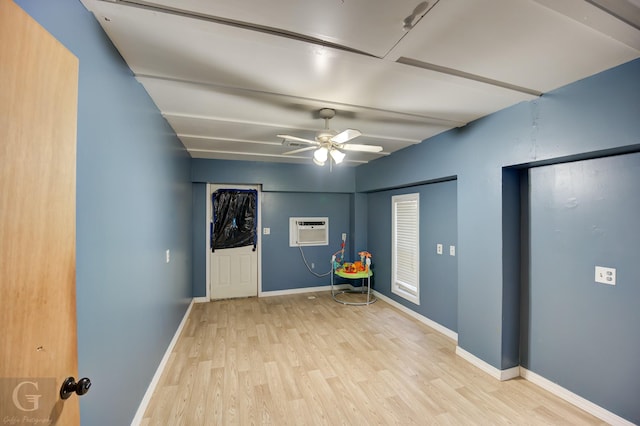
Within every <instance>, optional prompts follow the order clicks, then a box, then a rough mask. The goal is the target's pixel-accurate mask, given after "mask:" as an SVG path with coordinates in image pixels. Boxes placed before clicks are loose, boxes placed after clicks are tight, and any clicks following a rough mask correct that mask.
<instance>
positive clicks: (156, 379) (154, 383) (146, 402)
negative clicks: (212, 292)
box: [131, 298, 206, 426]
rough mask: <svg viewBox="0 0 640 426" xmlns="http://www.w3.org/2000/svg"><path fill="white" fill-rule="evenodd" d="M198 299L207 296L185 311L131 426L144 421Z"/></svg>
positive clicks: (191, 304)
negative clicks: (152, 398)
mask: <svg viewBox="0 0 640 426" xmlns="http://www.w3.org/2000/svg"><path fill="white" fill-rule="evenodd" d="M196 299H206V298H194V299H192V300H191V303H190V304H189V307H188V308H187V311H186V312H185V313H184V316H183V317H182V321H180V325H178V329H177V330H176V332H175V333H174V335H173V338H172V339H171V342H169V346H168V347H167V350H166V351H165V353H164V356H163V357H162V360H160V364H158V368H156V373H155V374H154V375H153V378H152V379H151V383H149V386H148V387H147V391H146V392H145V393H144V397H143V398H142V401H141V402H140V405H139V406H138V411H136V415H135V416H134V417H133V420H132V421H131V426H138V425H140V423H142V418H143V417H144V413H145V411H147V407H148V406H149V402H150V401H151V397H152V396H153V393H154V392H155V390H156V386H158V382H159V381H160V377H161V376H162V373H163V371H164V369H165V367H166V366H167V363H168V362H169V357H170V356H171V352H173V348H174V347H175V346H176V343H177V342H178V338H179V337H180V333H182V329H183V328H184V326H185V324H186V323H187V318H189V314H190V313H191V308H192V307H193V304H194V303H197V302H196Z"/></svg>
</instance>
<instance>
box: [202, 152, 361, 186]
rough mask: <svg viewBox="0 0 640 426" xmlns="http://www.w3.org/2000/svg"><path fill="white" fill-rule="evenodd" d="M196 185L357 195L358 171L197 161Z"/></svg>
mask: <svg viewBox="0 0 640 426" xmlns="http://www.w3.org/2000/svg"><path fill="white" fill-rule="evenodd" d="M191 179H192V180H193V182H209V183H235V184H247V185H258V184H260V185H262V190H263V191H286V192H344V193H353V192H355V168H354V167H347V166H336V167H334V168H333V170H332V171H329V167H328V166H324V167H318V166H315V165H314V164H313V163H312V162H311V160H309V164H282V163H257V162H249V161H225V160H204V159H194V160H193V161H192V170H191Z"/></svg>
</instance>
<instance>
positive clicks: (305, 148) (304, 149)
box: [282, 146, 316, 155]
mask: <svg viewBox="0 0 640 426" xmlns="http://www.w3.org/2000/svg"><path fill="white" fill-rule="evenodd" d="M312 149H316V147H315V146H305V147H304V148H298V149H294V150H293V151H288V152H285V153H284V154H282V155H290V154H297V153H299V152H304V151H310V150H312Z"/></svg>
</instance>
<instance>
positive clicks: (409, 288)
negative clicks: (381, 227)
mask: <svg viewBox="0 0 640 426" xmlns="http://www.w3.org/2000/svg"><path fill="white" fill-rule="evenodd" d="M401 203H402V204H405V205H406V203H411V204H414V206H413V207H415V218H413V219H414V221H415V229H414V230H413V235H414V236H415V238H414V239H413V240H411V239H409V240H405V241H404V244H405V245H406V244H409V247H407V248H408V251H409V253H411V255H410V257H405V258H404V259H401V262H403V263H404V264H405V265H406V264H409V265H410V267H409V268H408V269H405V270H404V271H403V273H402V274H399V273H398V272H399V268H398V267H397V265H398V258H397V255H398V254H402V253H398V252H399V250H398V247H397V239H396V237H397V235H396V233H397V226H396V215H397V206H398V205H400V204H401ZM404 254H405V255H406V254H407V250H405V251H404ZM403 277H404V281H403ZM409 281H411V282H409ZM413 283H415V285H411V284H413ZM391 292H392V293H394V294H397V295H398V296H400V297H402V298H404V299H406V300H408V301H410V302H412V303H415V304H416V305H419V304H420V194H418V193H413V194H403V195H394V196H393V197H391Z"/></svg>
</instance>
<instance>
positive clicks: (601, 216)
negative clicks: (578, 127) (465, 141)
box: [522, 154, 640, 424]
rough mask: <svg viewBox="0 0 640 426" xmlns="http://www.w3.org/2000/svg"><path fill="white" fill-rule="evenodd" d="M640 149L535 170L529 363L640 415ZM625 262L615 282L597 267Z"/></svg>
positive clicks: (526, 329) (525, 354) (526, 339)
mask: <svg viewBox="0 0 640 426" xmlns="http://www.w3.org/2000/svg"><path fill="white" fill-rule="evenodd" d="M639 183H640V154H627V155H623V156H616V157H609V158H602V159H595V160H587V161H579V162H574V163H568V164H559V165H553V166H546V167H540V168H534V169H531V170H530V172H529V188H530V189H529V217H530V220H529V226H528V239H529V241H530V254H529V271H528V280H526V281H525V285H524V287H523V294H524V295H525V297H524V298H523V302H524V303H526V305H527V309H525V310H524V312H526V313H527V315H526V317H525V318H523V333H522V348H523V351H522V365H523V366H524V367H526V368H527V369H529V370H531V371H534V372H536V373H538V374H540V375H542V376H544V377H546V378H548V379H550V380H551V381H553V382H555V383H558V384H559V385H561V386H563V387H565V388H567V389H569V390H571V391H573V392H575V393H578V394H580V395H581V396H583V397H585V398H587V399H588V400H590V401H593V402H595V403H596V404H598V405H600V406H603V407H605V408H607V409H609V410H610V411H613V412H615V413H617V414H619V415H620V416H622V417H624V418H626V419H628V420H631V421H632V422H634V423H636V424H640V405H639V404H638V402H639V401H640V380H638V379H639V378H640V363H639V362H638V360H640V332H639V331H638V326H639V325H640V309H638V301H640V263H639V262H638V255H639V254H640V222H639V221H638V212H640V186H639V185H638V184H639ZM596 265H598V266H607V267H613V268H616V272H617V283H616V285H615V286H609V285H603V284H598V283H596V282H595V281H594V267H595V266H596Z"/></svg>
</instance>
